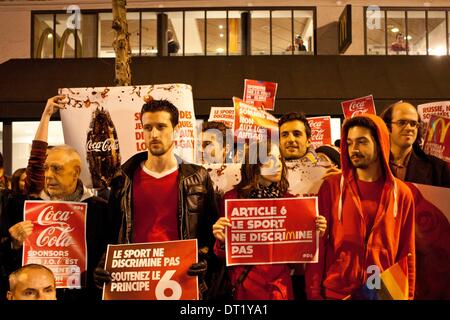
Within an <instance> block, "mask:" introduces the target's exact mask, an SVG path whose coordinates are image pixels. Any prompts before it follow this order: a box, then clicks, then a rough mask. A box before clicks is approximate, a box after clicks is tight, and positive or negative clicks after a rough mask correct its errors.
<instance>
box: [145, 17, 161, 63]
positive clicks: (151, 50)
mask: <svg viewBox="0 0 450 320" xmlns="http://www.w3.org/2000/svg"><path fill="white" fill-rule="evenodd" d="M156 21H157V19H156V13H155V12H143V13H142V30H141V34H142V40H141V41H142V49H141V55H143V56H154V55H156V54H157V53H158V48H157V44H156V41H157V40H156Z"/></svg>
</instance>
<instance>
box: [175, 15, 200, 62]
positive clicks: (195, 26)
mask: <svg viewBox="0 0 450 320" xmlns="http://www.w3.org/2000/svg"><path fill="white" fill-rule="evenodd" d="M184 14H185V18H184V19H185V22H184V28H185V30H186V32H185V39H184V45H185V47H186V48H185V50H184V54H185V55H189V56H190V55H204V54H205V12H204V11H186V12H185V13H184ZM181 35H182V33H180V39H181Z"/></svg>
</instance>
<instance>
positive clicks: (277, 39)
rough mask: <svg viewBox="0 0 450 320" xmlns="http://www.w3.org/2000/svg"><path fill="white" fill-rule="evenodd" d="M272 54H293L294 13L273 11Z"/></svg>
mask: <svg viewBox="0 0 450 320" xmlns="http://www.w3.org/2000/svg"><path fill="white" fill-rule="evenodd" d="M271 30H272V32H271V34H272V54H292V52H293V51H294V52H295V50H292V48H293V47H292V11H291V10H289V11H272V28H271Z"/></svg>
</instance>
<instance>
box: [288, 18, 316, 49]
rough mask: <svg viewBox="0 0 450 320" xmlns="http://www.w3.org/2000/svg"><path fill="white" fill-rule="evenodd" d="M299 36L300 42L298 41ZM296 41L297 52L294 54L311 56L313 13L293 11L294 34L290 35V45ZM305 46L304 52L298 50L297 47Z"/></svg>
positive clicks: (312, 47) (312, 46)
mask: <svg viewBox="0 0 450 320" xmlns="http://www.w3.org/2000/svg"><path fill="white" fill-rule="evenodd" d="M299 36H300V39H301V41H299V40H300V39H299ZM296 40H297V50H295V51H294V54H313V53H314V45H315V44H314V13H313V11H309V10H308V11H307V10H304V11H297V10H294V33H293V34H292V43H294V44H295V41H296ZM302 43H303V45H304V46H305V48H304V49H306V50H305V51H303V49H302V50H298V48H299V47H298V45H301V44H302ZM300 48H301V47H300Z"/></svg>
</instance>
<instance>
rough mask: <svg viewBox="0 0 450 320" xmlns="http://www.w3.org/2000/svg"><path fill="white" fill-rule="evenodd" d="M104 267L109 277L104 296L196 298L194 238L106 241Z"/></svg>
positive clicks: (115, 297)
mask: <svg viewBox="0 0 450 320" xmlns="http://www.w3.org/2000/svg"><path fill="white" fill-rule="evenodd" d="M106 255H107V257H106V263H105V269H106V270H108V271H109V273H110V274H111V278H112V281H111V282H110V283H108V284H106V285H105V286H104V287H103V300H197V299H198V282H197V277H191V276H188V275H187V271H188V269H189V267H190V266H191V265H192V264H193V263H195V262H197V239H193V240H179V241H167V242H154V243H135V244H122V245H109V246H108V251H107V254H106Z"/></svg>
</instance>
